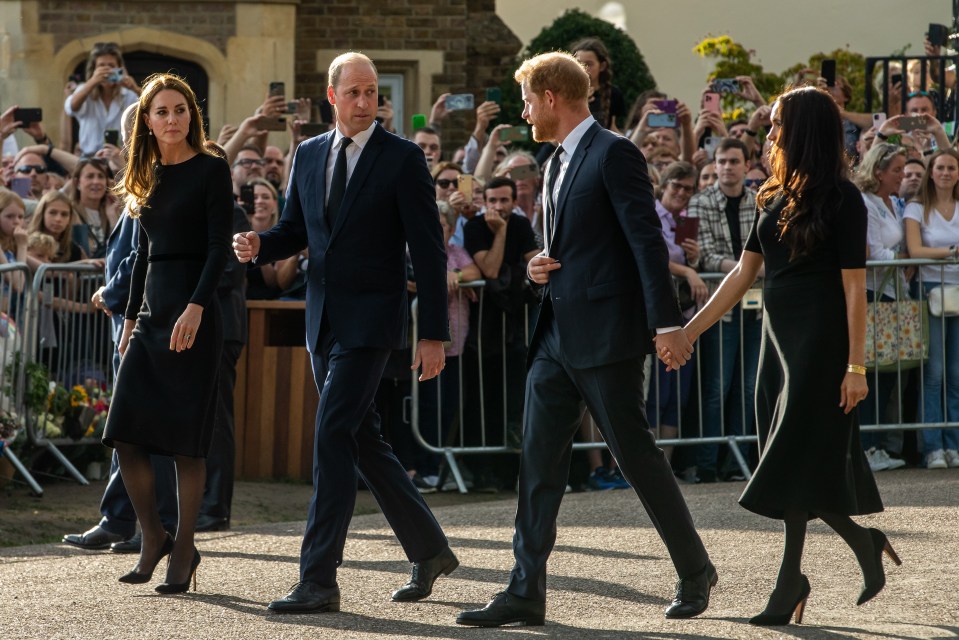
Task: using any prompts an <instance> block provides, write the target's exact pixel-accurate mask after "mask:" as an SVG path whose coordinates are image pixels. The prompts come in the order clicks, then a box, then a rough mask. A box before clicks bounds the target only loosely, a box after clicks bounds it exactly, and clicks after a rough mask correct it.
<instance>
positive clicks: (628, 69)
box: [495, 9, 656, 124]
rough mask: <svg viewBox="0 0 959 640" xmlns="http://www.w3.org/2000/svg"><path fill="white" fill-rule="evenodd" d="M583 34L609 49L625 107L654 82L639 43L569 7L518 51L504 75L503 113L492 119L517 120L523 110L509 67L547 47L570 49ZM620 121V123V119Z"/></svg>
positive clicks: (612, 27)
mask: <svg viewBox="0 0 959 640" xmlns="http://www.w3.org/2000/svg"><path fill="white" fill-rule="evenodd" d="M583 38H599V39H600V40H602V41H603V44H605V45H606V48H607V49H608V50H609V56H610V58H611V59H612V61H613V84H614V85H616V86H617V87H619V89H620V91H622V92H623V98H624V99H625V101H626V108H627V110H628V109H629V107H630V105H632V103H633V100H635V99H636V96H638V95H639V94H640V93H642V92H643V91H646V90H647V89H652V88H654V87H655V86H656V81H655V80H654V79H653V76H652V74H651V73H650V71H649V67H647V66H646V61H645V60H644V59H643V54H641V53H640V52H639V47H637V46H636V43H635V42H633V39H632V38H630V37H629V35H627V34H626V33H625V32H624V31H622V30H620V29H618V28H616V27H615V26H613V25H612V24H610V23H608V22H606V21H605V20H600V19H599V18H594V17H592V16H591V15H589V14H588V13H585V12H583V11H580V10H579V9H570V10H568V11H566V12H565V13H564V14H563V15H561V16H560V17H559V18H557V19H556V20H555V21H554V22H553V24H551V25H549V26H548V27H545V28H544V29H543V30H542V31H540V32H539V35H537V36H536V37H535V38H533V39H532V41H530V43H529V46H528V47H526V49H524V50H523V52H522V53H521V54H520V58H519V59H518V60H517V62H516V65H514V66H513V67H512V69H511V71H510V74H509V76H508V77H507V78H504V80H503V83H502V84H501V88H502V90H503V113H502V114H501V115H500V117H499V118H497V120H496V121H495V122H518V121H519V117H520V114H521V113H522V111H523V107H522V99H521V98H520V90H519V86H518V85H517V84H516V82H515V81H514V80H513V75H512V71H513V70H515V69H516V67H518V66H519V64H520V63H521V62H522V61H523V60H525V59H527V58H531V57H533V56H535V55H539V54H541V53H546V52H548V51H557V50H560V51H569V47H570V45H571V44H573V43H574V42H576V41H577V40H581V39H583ZM621 124H622V123H621Z"/></svg>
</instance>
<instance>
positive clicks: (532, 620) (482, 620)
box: [456, 591, 546, 627]
mask: <svg viewBox="0 0 959 640" xmlns="http://www.w3.org/2000/svg"><path fill="white" fill-rule="evenodd" d="M544 622H546V603H545V602H538V601H536V600H530V599H529V598H520V597H519V596H514V595H513V594H511V593H507V592H506V591H502V592H500V593H497V594H496V595H495V596H493V599H492V600H490V601H489V604H487V605H486V606H485V607H483V608H482V609H475V610H473V611H464V612H463V613H461V614H459V615H458V616H457V617H456V624H463V625H467V626H470V627H501V626H503V625H506V624H524V625H528V626H537V627H539V626H542V625H543V623H544Z"/></svg>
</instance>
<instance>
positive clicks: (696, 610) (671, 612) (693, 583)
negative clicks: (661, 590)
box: [666, 560, 719, 618]
mask: <svg viewBox="0 0 959 640" xmlns="http://www.w3.org/2000/svg"><path fill="white" fill-rule="evenodd" d="M718 581H719V576H717V575H716V567H714V566H713V563H712V562H710V561H709V560H707V561H706V566H705V567H703V568H702V569H701V570H699V571H697V572H696V573H694V574H693V575H691V576H687V577H685V578H681V579H680V580H679V582H677V583H676V598H675V599H674V600H673V603H672V604H671V605H669V606H668V607H666V617H667V618H692V617H693V616H698V615H699V614H701V613H702V612H703V611H705V610H706V607H708V606H709V590H710V589H712V588H713V587H715V586H716V583H717V582H718Z"/></svg>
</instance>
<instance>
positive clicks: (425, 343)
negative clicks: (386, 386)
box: [410, 340, 446, 382]
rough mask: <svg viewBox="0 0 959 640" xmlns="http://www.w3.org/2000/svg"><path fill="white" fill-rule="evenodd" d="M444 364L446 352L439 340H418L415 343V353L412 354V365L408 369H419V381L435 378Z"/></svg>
mask: <svg viewBox="0 0 959 640" xmlns="http://www.w3.org/2000/svg"><path fill="white" fill-rule="evenodd" d="M445 366H446V352H445V351H443V343H442V342H440V341H439V340H420V341H419V342H418V343H416V355H415V356H413V366H411V367H410V371H416V370H417V369H420V368H421V367H422V369H421V372H420V377H419V378H418V380H419V381H420V382H426V381H427V380H430V379H432V378H435V377H436V376H438V375H439V374H440V372H442V371H443V367H445Z"/></svg>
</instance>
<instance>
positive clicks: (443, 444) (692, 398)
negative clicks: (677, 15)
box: [411, 259, 959, 493]
mask: <svg viewBox="0 0 959 640" xmlns="http://www.w3.org/2000/svg"><path fill="white" fill-rule="evenodd" d="M922 265H938V266H939V268H940V281H941V279H942V274H943V273H944V269H945V267H946V266H949V265H955V266H959V263H957V262H956V261H951V260H949V261H941V260H916V259H908V260H888V261H869V262H867V282H868V283H869V285H870V286H871V287H872V288H873V289H876V288H878V286H879V283H880V282H881V280H882V274H883V273H884V272H885V271H886V270H887V269H888V268H890V267H892V268H894V269H896V270H897V273H900V272H901V271H902V270H904V269H915V268H917V267H920V266H922ZM700 277H701V278H702V279H703V280H705V281H707V283H710V284H713V283H718V282H719V281H720V280H722V278H723V277H725V274H722V273H704V274H700ZM917 277H918V290H920V291H921V290H922V285H923V282H922V277H921V269H918V276H917ZM895 280H896V282H897V299H900V300H901V299H905V298H907V297H909V292H907V291H905V290H903V287H902V284H901V282H899V278H898V277H897V278H896V279H895ZM484 284H485V283H483V282H482V281H480V282H475V283H469V284H467V285H463V287H462V289H463V290H467V291H468V290H473V291H475V292H476V293H477V294H478V296H479V304H478V307H477V309H475V310H474V311H475V312H477V313H478V315H479V319H478V322H477V330H478V331H479V332H480V335H479V336H477V341H476V342H477V349H478V351H479V352H480V357H478V358H477V360H478V362H479V365H480V371H479V375H478V380H479V385H478V386H477V388H476V389H473V391H474V392H475V393H476V394H478V398H479V399H478V406H479V411H480V416H479V420H480V442H479V444H478V445H467V444H466V443H465V439H464V432H463V425H464V420H465V418H466V414H465V410H464V403H463V399H464V398H465V395H464V393H463V392H464V362H463V359H462V358H460V360H459V363H458V366H459V371H458V375H457V385H458V387H459V388H458V396H459V398H460V403H459V407H458V412H457V418H458V424H459V429H458V431H456V430H454V431H453V432H452V433H451V434H450V437H448V438H447V439H446V440H445V441H444V438H443V433H442V420H441V419H440V416H441V415H442V407H441V402H440V401H438V402H437V420H436V425H437V432H436V433H424V432H423V429H422V428H421V427H422V418H423V416H422V415H421V410H420V385H419V384H418V382H417V380H416V376H414V377H413V384H412V411H411V418H412V431H413V435H414V438H415V440H416V441H417V443H418V444H419V445H420V446H421V447H423V448H425V449H426V450H427V451H429V452H431V453H433V454H436V455H440V456H442V457H443V458H444V459H445V461H446V464H447V466H448V468H449V471H450V473H451V474H452V476H453V478H454V480H455V482H456V485H457V487H458V489H459V491H460V492H461V493H466V492H467V489H466V484H465V482H464V479H463V476H462V474H461V471H460V468H459V466H458V464H457V457H458V456H464V455H476V454H516V453H518V451H519V449H518V447H516V446H511V445H510V442H509V440H508V437H509V433H508V429H507V428H508V426H509V425H508V421H507V419H506V417H507V405H508V402H509V399H510V396H511V395H512V396H515V395H516V394H523V393H524V389H512V390H511V389H508V388H507V382H506V380H507V376H506V370H507V365H508V363H507V352H508V350H507V348H506V345H505V344H500V345H498V347H499V349H500V353H501V354H503V355H502V358H501V360H500V362H499V363H498V364H499V366H500V370H501V372H502V374H503V375H502V376H501V380H502V387H503V388H502V395H503V403H502V406H501V407H496V408H495V410H496V411H497V412H499V411H502V412H503V425H502V427H501V428H500V429H499V430H498V431H497V433H495V434H489V433H488V432H487V429H486V413H487V412H488V411H490V410H491V408H490V407H488V406H487V403H486V402H485V400H486V396H487V393H488V390H487V389H486V386H485V384H484V383H483V375H482V366H483V357H482V353H483V349H484V345H483V342H482V333H483V332H482V322H483V319H484V314H483V306H484V304H486V296H485V295H484V289H483V285H484ZM459 295H463V291H462V290H461V292H460V293H459ZM923 297H924V296H923ZM416 309H417V302H416V301H415V300H414V302H413V314H412V315H413V339H414V344H415V341H416V339H417V331H418V319H417V313H416ZM748 310H750V311H752V310H753V309H748ZM870 310H871V312H872V313H873V314H875V307H874V306H870ZM533 313H535V309H531V308H530V307H529V306H527V307H526V308H525V309H524V320H525V326H526V329H527V331H526V333H525V335H524V344H525V345H527V346H528V344H529V336H530V332H531V329H532V325H531V323H530V318H531V317H532V314H533ZM760 313H761V311H760ZM738 318H739V320H738V322H722V321H721V322H719V323H717V325H716V330H717V331H718V332H719V341H718V342H719V345H720V347H719V354H718V355H719V357H720V359H722V356H723V353H722V346H721V345H722V343H723V340H722V335H723V333H724V332H727V331H738V332H739V334H740V335H739V344H740V351H739V353H738V354H737V359H738V360H739V361H740V365H741V363H742V358H743V353H742V345H743V343H744V340H745V337H744V314H743V313H740V314H738ZM873 319H874V320H875V316H874V318H873ZM929 320H930V322H932V321H937V320H938V319H936V318H932V317H930V318H929ZM502 322H503V327H505V323H506V319H505V317H504V318H503V319H502ZM504 333H505V332H504ZM943 335H944V336H945V334H943ZM897 338H898V336H897ZM922 340H923V341H924V342H925V341H926V340H927V337H926V336H922ZM696 347H697V348H696V350H695V359H694V361H695V364H694V365H693V366H694V367H695V369H696V371H697V372H701V371H702V357H703V354H702V349H701V348H699V347H700V345H699V344H697V345H696ZM930 347H931V348H940V349H941V350H942V352H943V353H944V354H945V352H946V351H945V337H943V340H942V344H941V345H930ZM870 348H871V349H872V355H873V359H875V355H876V343H875V341H873V344H872V345H871V347H870V345H867V349H870ZM756 353H757V357H758V347H757V349H756ZM945 357H946V358H948V356H945ZM957 357H959V354H957ZM650 360H652V363H651V364H652V367H651V371H648V372H647V376H646V380H647V381H649V384H650V385H656V384H658V382H659V375H658V366H657V364H656V363H657V362H658V361H656V360H655V359H653V357H652V356H650ZM867 360H869V357H868V354H867ZM649 364H650V362H649V360H648V361H647V367H648V369H649ZM751 364H752V365H753V366H756V365H757V364H758V362H757V363H751ZM523 366H524V367H525V362H523ZM944 367H945V365H944ZM745 370H746V369H745V368H744V367H743V366H738V367H736V371H737V375H738V382H739V391H740V393H739V394H738V396H736V397H732V396H733V394H732V393H730V396H729V397H726V396H725V395H723V394H721V395H720V410H719V412H718V416H715V417H716V418H718V420H719V423H720V429H719V433H718V434H717V435H712V436H707V435H705V429H704V424H703V412H702V411H701V410H700V409H701V407H702V402H701V400H702V379H701V377H700V376H698V375H695V374H694V375H695V378H694V380H696V381H697V384H696V385H695V386H693V387H692V388H691V390H690V392H689V397H688V399H687V403H686V404H685V405H684V404H683V403H679V406H678V407H677V416H678V420H677V423H678V424H677V425H670V426H675V427H677V435H676V437H670V438H657V443H658V444H659V445H660V446H662V447H667V446H695V445H708V444H716V445H718V444H725V445H727V446H728V447H729V451H730V454H731V455H732V456H733V460H734V462H735V465H736V466H738V468H739V471H740V472H741V473H742V475H743V476H744V477H745V478H747V479H748V478H749V477H751V472H750V464H749V461H748V460H747V456H746V455H745V454H744V453H743V450H742V448H741V447H742V445H749V444H752V443H756V442H757V440H758V438H757V435H756V424H755V416H754V413H753V410H752V403H751V402H747V391H748V394H749V395H752V392H753V391H754V388H750V389H748V390H747V385H746V384H745V382H746V374H745ZM911 370H912V371H913V372H918V375H919V390H920V395H919V401H918V402H919V405H918V406H919V411H918V412H917V419H916V420H915V421H911V422H906V421H905V417H904V413H903V403H902V401H901V396H902V393H901V389H902V388H903V385H904V382H905V381H906V378H907V377H908V376H909V375H911V374H910V369H903V368H902V367H901V366H900V363H898V362H897V366H896V368H895V373H896V376H897V378H896V388H897V389H899V391H898V392H894V394H893V395H892V396H891V398H887V399H886V400H890V401H891V400H892V399H895V398H897V397H898V398H899V401H898V402H897V403H896V404H897V405H898V412H897V420H895V421H892V422H890V421H888V420H885V419H884V418H883V417H882V416H884V415H886V412H885V411H884V410H885V409H886V407H885V406H879V401H880V398H879V397H878V394H877V393H874V391H875V389H876V388H877V386H878V380H879V375H880V373H879V371H878V369H876V368H870V371H869V374H868V375H869V386H870V395H869V397H868V398H867V400H866V402H869V401H872V402H874V403H875V415H876V416H879V418H877V423H876V424H869V425H862V426H861V431H862V432H864V433H869V432H885V431H900V430H919V429H924V428H954V427H959V421H957V420H959V416H955V418H956V420H953V421H949V420H946V421H944V422H937V423H930V422H926V421H924V419H923V414H922V406H923V393H924V391H923V385H922V381H923V373H924V372H923V367H922V366H918V367H913V368H911ZM904 374H905V375H904ZM722 375H723V374H722V373H721V372H720V376H722ZM944 376H945V373H944ZM673 377H674V378H675V384H676V389H675V390H674V392H675V393H676V394H677V397H678V396H679V395H680V391H681V389H680V379H679V377H678V376H673ZM723 383H724V380H723V379H722V378H720V385H721V386H720V388H723V386H724V384H723ZM946 387H947V384H946V379H945V377H944V381H943V389H942V393H943V400H944V399H945V391H946ZM637 392H642V393H644V400H645V396H646V394H645V390H644V391H640V390H637ZM836 392H837V398H838V393H839V390H838V389H837V390H836ZM897 394H898V396H897ZM437 395H438V396H439V397H441V396H442V394H440V393H438V394H437ZM729 403H738V404H739V407H738V408H739V410H740V411H741V412H743V414H747V413H748V414H749V415H752V419H751V420H750V421H749V422H748V424H745V425H743V426H744V428H743V429H741V432H739V431H740V430H738V429H735V430H734V429H732V428H731V425H729V424H727V419H726V412H727V408H728V407H729ZM657 404H658V403H657ZM647 406H648V403H647ZM648 417H649V421H650V425H651V427H652V428H653V429H654V430H656V432H657V434H658V432H659V429H660V427H661V426H662V425H661V424H660V420H659V414H658V413H657V414H656V415H650V416H648ZM455 424H456V423H455V422H454V426H455ZM491 436H498V437H496V438H495V440H496V441H495V442H491V440H494V438H492V437H491ZM586 439H587V441H585V442H575V443H574V444H573V448H574V449H576V450H582V449H596V448H604V447H605V446H606V445H605V443H604V442H603V440H602V437H601V435H600V434H599V432H598V430H597V429H596V428H595V426H593V428H592V430H591V433H590V437H588V438H586ZM717 464H718V463H717Z"/></svg>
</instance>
